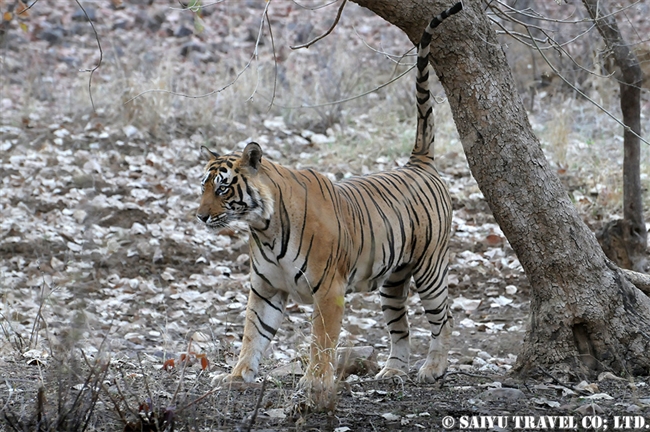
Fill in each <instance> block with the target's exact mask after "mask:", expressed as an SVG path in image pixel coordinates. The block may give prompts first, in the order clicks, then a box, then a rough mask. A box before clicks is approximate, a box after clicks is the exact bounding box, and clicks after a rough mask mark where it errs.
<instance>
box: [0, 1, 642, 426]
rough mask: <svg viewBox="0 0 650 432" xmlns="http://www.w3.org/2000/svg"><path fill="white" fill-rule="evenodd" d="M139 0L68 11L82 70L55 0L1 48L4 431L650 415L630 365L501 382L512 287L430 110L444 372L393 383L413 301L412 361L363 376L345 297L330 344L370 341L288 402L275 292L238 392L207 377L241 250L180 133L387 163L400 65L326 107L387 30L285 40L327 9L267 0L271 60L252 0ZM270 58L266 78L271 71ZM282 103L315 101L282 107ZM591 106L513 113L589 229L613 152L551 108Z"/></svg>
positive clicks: (365, 168) (364, 17)
mask: <svg viewBox="0 0 650 432" xmlns="http://www.w3.org/2000/svg"><path fill="white" fill-rule="evenodd" d="M8 3H9V2H4V3H2V2H0V5H2V7H6V4H8ZM140 3H142V4H140ZM144 3H145V2H137V1H133V2H124V4H122V2H119V1H112V2H109V1H105V2H103V1H96V2H87V3H84V5H85V6H86V12H87V13H88V15H89V16H90V17H91V19H93V22H94V23H95V25H96V29H97V30H98V37H99V41H100V43H101V45H102V47H103V51H102V62H103V63H102V67H100V68H99V69H98V70H97V71H96V72H95V73H94V74H93V80H92V81H88V79H89V74H88V73H87V72H79V70H80V69H82V70H86V69H92V68H93V65H96V64H97V63H98V62H99V60H100V55H99V52H98V48H97V41H96V37H95V35H94V33H93V31H92V28H91V27H90V26H89V25H88V22H87V20H86V16H85V14H84V13H83V12H82V11H81V10H80V9H76V7H75V4H74V3H72V2H71V3H69V4H67V3H66V4H65V5H63V4H62V5H57V7H56V8H55V7H53V6H52V5H49V4H46V3H40V2H39V3H37V4H36V5H34V7H33V8H32V9H30V11H29V15H28V16H26V17H23V18H20V19H18V18H15V19H14V20H13V21H12V23H11V27H10V32H9V33H8V35H7V37H6V38H5V40H4V41H3V43H4V45H3V48H2V50H3V51H2V53H3V55H2V61H3V63H2V67H3V69H2V92H1V94H0V105H1V108H0V110H1V112H2V114H1V118H0V120H1V122H0V135H1V137H0V150H1V153H0V180H1V181H2V188H1V189H0V227H1V229H0V295H1V299H2V300H1V301H0V328H1V330H2V335H1V336H0V372H1V373H0V375H1V377H2V378H0V406H1V407H2V413H3V417H4V418H3V419H2V420H0V421H3V422H4V423H2V424H3V426H2V427H4V428H5V429H7V430H35V422H36V421H37V420H38V418H40V421H41V424H47V425H49V427H50V429H47V428H45V427H44V428H42V429H43V430H107V431H112V430H171V428H172V426H171V423H172V422H173V423H174V426H173V428H175V429H177V430H219V429H222V430H280V429H281V430H287V429H289V430H337V431H339V432H344V431H347V430H355V431H356V430H386V429H394V430H420V429H424V430H440V429H442V428H443V426H444V425H446V423H443V418H444V417H445V416H451V417H452V418H454V419H455V421H456V425H455V426H454V427H453V428H458V427H459V422H460V420H461V416H482V415H483V416H485V415H490V416H499V415H502V416H507V418H509V419H510V423H509V425H507V426H506V425H503V424H502V425H501V426H505V427H504V428H503V429H504V430H513V428H515V427H516V423H515V419H514V418H513V416H534V419H533V420H530V419H529V421H535V422H536V423H534V424H532V423H531V424H528V426H535V427H537V428H541V426H543V425H542V424H540V423H539V422H540V421H550V420H544V417H542V416H571V417H572V418H574V420H575V423H576V425H577V426H578V428H583V429H585V430H588V429H590V427H586V426H591V423H589V424H587V425H586V426H585V424H583V423H582V421H584V418H587V419H588V420H587V421H588V422H589V421H591V420H589V419H592V417H590V416H601V417H602V419H603V420H607V421H608V422H609V423H608V424H609V425H610V428H611V427H613V425H614V421H615V419H614V416H640V417H639V418H647V419H648V423H649V424H650V388H649V384H650V380H649V379H648V378H647V377H625V378H621V377H615V376H612V375H608V374H602V375H601V376H600V377H599V379H598V380H595V379H593V378H592V379H590V380H586V381H585V380H583V378H584V377H581V376H578V375H575V376H570V377H567V376H557V375H555V374H554V372H553V371H541V370H540V371H539V375H538V377H537V378H536V379H535V380H521V379H518V378H517V377H515V376H513V375H511V374H509V371H510V370H511V369H512V367H513V365H514V364H515V361H516V356H517V352H518V347H519V346H520V345H521V343H522V341H523V337H524V334H525V329H526V325H527V316H528V311H529V301H528V298H529V286H528V283H527V281H526V278H525V275H524V274H523V271H522V269H521V266H520V265H519V262H518V260H517V258H516V256H515V255H514V253H513V251H512V249H511V248H510V247H509V245H508V243H507V241H506V240H505V238H504V236H503V234H502V232H501V230H500V229H499V227H498V226H497V225H496V224H495V222H494V219H493V218H492V216H491V214H490V211H489V208H488V206H487V204H486V203H485V201H484V200H483V197H482V194H481V193H480V191H479V190H478V188H477V186H476V184H475V182H474V181H473V179H472V178H471V175H470V173H469V170H468V168H467V165H466V162H465V160H464V156H463V155H462V149H461V148H460V145H459V143H458V138H457V136H456V135H455V131H454V128H453V122H452V121H451V119H450V114H449V110H448V107H447V106H446V105H444V104H441V105H440V106H439V110H438V111H439V113H438V115H437V122H438V125H437V126H436V129H437V131H438V135H437V137H438V138H437V139H438V142H439V143H440V144H439V155H440V156H439V158H438V163H439V169H440V171H441V173H442V174H443V177H444V178H445V180H446V181H447V182H448V184H449V187H450V191H451V193H452V196H453V202H454V223H453V231H454V235H453V240H452V267H451V272H450V297H451V299H452V302H453V303H452V304H453V306H452V307H453V310H454V317H455V327H454V333H453V338H452V346H451V351H450V367H449V373H448V374H447V375H446V376H445V377H444V378H443V379H442V380H440V381H439V382H438V383H435V384H418V383H416V382H415V381H414V378H415V371H416V367H417V366H419V365H418V361H419V360H420V359H422V357H423V355H424V353H425V352H426V347H427V345H428V330H427V324H426V322H425V321H424V318H423V316H422V311H421V309H419V306H418V304H417V299H416V298H412V299H411V303H412V306H413V307H412V308H411V309H410V312H409V318H410V321H411V323H412V326H413V330H412V333H411V334H412V347H413V356H412V367H413V370H412V373H411V374H410V375H409V377H408V378H406V379H403V380H398V381H391V380H388V381H377V380H374V379H373V373H372V372H373V370H376V368H377V365H378V364H381V363H382V362H383V361H384V360H385V359H386V356H387V346H388V338H387V333H386V331H385V328H384V325H383V321H382V317H381V316H380V315H381V312H380V308H379V301H378V298H377V297H376V295H374V294H352V295H350V296H349V297H348V299H347V301H348V303H347V310H346V317H345V324H344V331H343V334H342V339H341V340H342V342H341V346H342V348H347V349H350V348H360V349H362V350H366V351H367V352H368V353H369V354H368V356H367V362H366V363H365V369H364V368H362V369H357V370H348V371H347V372H348V373H349V374H350V375H348V376H347V377H344V378H342V380H341V382H340V392H339V395H338V399H337V400H336V401H333V410H332V411H331V412H330V413H311V414H307V413H300V412H296V411H295V410H294V409H293V408H294V407H295V401H296V399H295V383H296V382H297V380H298V379H299V377H300V373H301V369H302V367H303V361H304V358H305V355H306V353H307V341H308V335H309V329H310V323H309V317H310V313H311V308H310V307H309V306H304V305H299V304H291V305H290V306H289V307H288V309H287V314H286V317H285V321H284V324H283V326H282V328H281V330H280V331H279V332H278V335H277V336H276V338H275V340H274V341H273V343H272V346H271V349H270V351H269V353H268V355H267V357H266V358H265V359H264V361H263V364H262V366H261V377H260V380H259V381H258V382H257V383H256V384H253V385H247V386H237V387H233V388H216V389H215V388H213V386H212V385H211V381H212V378H213V377H214V376H216V375H218V374H220V373H222V372H223V371H226V370H228V368H230V367H231V366H232V365H233V363H234V361H235V359H236V354H237V352H238V349H239V347H240V345H241V333H242V328H243V314H244V310H245V305H246V299H247V288H248V271H249V257H248V246H247V233H246V230H245V228H244V227H242V226H234V227H232V228H231V229H227V230H224V231H222V232H219V233H216V232H213V231H210V230H207V229H206V228H205V227H204V226H203V225H201V224H199V223H198V222H197V221H196V220H195V217H194V212H195V210H196V207H197V204H198V194H199V192H200V186H199V179H200V177H201V169H202V161H201V160H200V158H199V151H198V149H199V147H200V145H203V144H204V145H208V146H210V147H212V148H216V149H218V150H219V151H230V150H234V149H237V148H240V147H241V146H242V145H244V144H245V143H246V142H247V141H248V140H250V139H251V138H254V139H255V140H256V141H257V142H259V143H261V144H262V145H263V147H264V151H265V153H266V155H267V157H270V158H272V159H274V160H277V161H280V162H282V163H285V164H287V165H290V166H295V167H306V166H309V167H314V168H317V169H319V170H320V171H322V172H325V173H327V174H328V175H329V176H331V177H332V178H334V179H336V178H342V177H345V176H348V175H353V174H354V175H356V174H363V173H366V172H372V171H378V170H383V169H390V168H391V167H394V166H396V165H398V164H401V163H404V161H405V159H406V157H407V155H408V152H409V149H410V147H411V145H412V139H413V136H414V133H413V126H414V124H413V119H412V118H411V116H412V103H413V100H412V97H411V95H410V92H411V88H412V85H411V82H410V81H409V82H406V81H407V80H408V79H409V77H412V75H407V76H406V77H405V78H402V79H401V80H400V81H397V82H396V83H395V84H393V85H392V86H390V87H389V88H388V89H383V90H380V91H377V92H375V93H372V94H371V95H370V96H366V99H364V98H360V99H358V100H355V101H352V102H350V103H348V104H346V105H343V106H342V107H341V106H333V105H323V102H327V101H333V100H337V99H342V98H346V97H349V96H351V95H356V94H361V93H363V92H365V91H368V90H370V89H372V88H374V87H377V86H379V85H380V84H382V83H384V82H386V81H387V80H389V79H390V78H391V77H394V76H396V75H397V74H398V73H401V72H403V71H404V70H405V69H406V68H405V67H402V66H395V64H394V63H393V62H392V61H391V59H396V58H398V57H399V55H397V54H395V55H394V56H393V55H390V54H389V53H403V52H406V51H407V50H408V41H405V40H404V37H403V36H400V35H399V33H397V31H396V30H395V29H391V28H390V27H388V26H387V25H386V24H384V23H382V22H381V21H379V20H378V19H377V18H376V17H373V16H371V15H370V14H369V13H367V12H364V11H361V10H359V9H354V7H353V6H351V7H350V9H349V10H346V14H347V15H345V16H346V17H347V18H346V20H347V21H346V20H343V21H342V22H341V23H340V26H339V27H337V29H336V32H335V33H334V34H332V35H331V38H328V39H330V42H329V44H326V45H324V46H323V48H322V50H321V51H316V52H314V51H313V50H314V49H315V47H314V48H311V49H310V50H308V51H307V52H305V50H302V51H300V50H299V51H292V50H290V49H289V48H288V46H289V45H290V44H299V43H304V42H306V41H308V40H310V39H311V38H313V37H314V36H316V35H318V34H319V33H322V32H323V31H325V30H326V29H327V27H328V26H329V25H330V24H331V22H332V21H331V20H332V18H333V16H334V11H333V10H331V7H330V9H326V11H327V13H326V12H325V11H308V10H302V9H300V8H299V7H298V6H297V4H294V3H289V2H276V3H277V4H275V3H274V4H273V6H271V7H270V9H269V21H270V23H271V25H272V28H273V29H274V32H275V33H274V41H273V45H274V46H275V52H273V50H272V49H271V45H272V44H271V41H270V38H269V34H268V30H266V33H264V35H265V37H264V38H259V41H258V32H259V26H260V22H261V21H260V17H261V16H262V15H261V14H262V13H263V12H264V9H261V8H262V7H265V6H264V5H257V4H255V2H231V3H225V4H219V5H216V6H214V7H213V8H212V9H210V8H206V9H204V11H203V13H202V14H201V15H200V16H199V15H197V14H193V13H191V12H188V11H182V10H178V9H173V8H174V7H176V6H175V4H172V3H170V4H169V5H160V4H157V5H146V4H144ZM291 5H293V6H291ZM306 13H309V14H311V15H308V17H311V18H310V19H308V20H305V19H302V18H301V17H303V18H304V16H305V15H304V14H306ZM319 14H322V15H319ZM318 18H320V19H318ZM328 20H329V21H328ZM310 23H311V24H310ZM337 32H338V34H337ZM342 41H348V42H349V43H351V44H352V46H353V47H356V48H357V49H361V48H363V49H364V50H363V51H362V52H363V53H364V54H363V57H362V61H361V62H360V63H363V64H366V65H368V67H369V68H370V69H363V68H357V64H356V62H357V61H358V58H357V57H358V56H356V55H354V54H352V55H351V54H350V53H347V54H346V53H345V52H343V51H345V50H341V48H340V46H339V47H338V48H337V44H339V45H340V44H341V43H342ZM350 41H351V42H350ZM362 41H363V42H362ZM364 43H366V44H368V45H371V46H372V47H374V49H375V50H374V51H373V50H371V49H370V48H368V47H365V45H364ZM256 47H257V48H259V56H258V58H255V57H253V62H252V63H251V65H250V66H248V67H247V64H248V61H249V58H250V57H249V56H250V54H251V52H253V51H254V50H255V49H256ZM348 50H349V49H348ZM274 55H275V58H276V61H277V65H278V68H277V70H276V69H275V68H274V67H270V66H269V61H270V60H271V59H273V57H274ZM263 61H266V62H267V63H263ZM270 64H271V65H273V64H274V63H273V62H272V61H271V62H270ZM370 71H373V72H372V73H371V72H370ZM240 72H242V74H241V75H242V77H241V79H240V78H239V74H240ZM243 72H246V73H245V74H244V73H243ZM275 72H277V79H274V78H273V77H274V76H276V74H275ZM368 77H370V78H368ZM233 81H235V82H234V84H232V85H231V86H229V87H228V89H226V90H224V91H223V92H219V93H218V94H215V95H212V96H210V97H205V98H199V99H194V98H186V97H185V98H184V97H174V96H172V95H169V94H164V93H163V94H161V93H147V94H144V95H141V96H139V97H138V98H136V99H135V100H133V101H130V100H131V99H132V98H133V97H134V96H137V95H138V94H139V93H140V92H142V91H146V90H151V89H158V90H160V89H163V90H168V91H174V92H179V93H186V94H191V95H201V94H205V93H208V92H211V91H215V90H219V89H221V88H222V87H224V86H226V85H227V84H228V83H231V82H233ZM89 82H90V84H91V85H90V91H91V94H92V95H93V98H92V103H91V99H90V96H89V93H88V88H89ZM332 83H333V84H332ZM332 89H335V91H334V90H332ZM274 92H275V93H276V96H275V99H274V98H273V96H272V95H273V93H274ZM439 92H441V91H439ZM251 94H252V95H253V96H254V97H253V100H252V101H248V100H247V98H248V97H249V96H251ZM439 95H442V93H439ZM272 99H273V100H274V103H275V105H276V106H275V107H271V108H269V103H270V100H272ZM539 100H541V101H543V100H544V94H541V95H540V96H539V97H538V101H539ZM125 102H127V103H126V104H124V103H125ZM614 102H615V100H614ZM92 104H94V105H95V109H94V110H93V107H92ZM299 105H310V106H312V108H310V109H295V108H294V109H290V108H291V107H292V106H294V107H295V106H299ZM369 106H370V107H369ZM576 106H577V107H578V108H576ZM591 109H592V108H590V107H588V106H587V107H585V106H584V105H577V103H576V102H575V101H573V102H571V101H569V102H563V103H562V105H561V110H559V111H557V112H556V113H555V114H554V112H549V111H544V112H541V113H537V114H535V113H533V115H532V117H531V121H532V123H533V125H534V127H535V129H536V130H537V131H538V132H539V134H540V136H541V137H542V138H543V139H544V137H546V138H547V139H546V140H545V150H546V151H547V152H548V154H549V157H551V158H554V163H555V164H557V166H558V172H559V173H560V174H561V175H562V176H563V179H564V181H565V183H566V185H567V188H568V189H569V191H570V193H571V194H572V197H573V198H575V202H576V205H578V206H579V208H580V209H581V211H582V212H583V214H584V216H585V220H586V221H587V222H588V223H589V224H590V225H591V226H592V227H597V226H599V224H601V223H602V220H603V219H605V218H607V217H608V216H609V215H610V213H611V209H612V207H613V206H614V205H615V203H616V200H617V198H620V183H617V180H615V179H612V178H610V177H612V176H611V175H610V174H611V172H612V171H611V170H616V169H620V166H619V165H617V164H619V163H620V160H619V159H620V158H619V157H618V156H620V149H619V144H618V143H617V142H616V140H615V139H614V138H612V137H613V136H614V132H612V131H611V130H609V129H607V127H606V126H603V128H602V129H600V130H599V131H598V133H594V132H593V131H585V130H584V129H581V128H580V127H578V126H572V125H567V124H563V123H561V122H560V121H559V120H558V119H561V118H563V116H564V114H565V112H566V111H565V110H572V112H573V115H574V117H575V118H576V120H577V121H576V123H580V119H582V118H587V117H590V116H593V111H591ZM608 127H610V128H611V126H608ZM558 137H559V138H558ZM594 142H595V143H596V144H597V145H598V147H599V148H596V147H597V146H594V145H593V144H594ZM558 161H559V162H558ZM362 347H368V348H362ZM644 416H645V417H644ZM469 420H471V419H469ZM445 421H447V420H445ZM523 421H524V420H521V422H522V423H521V424H524V423H523ZM619 421H623V420H621V419H619ZM544 425H546V423H545V424H544ZM473 426H476V427H475V429H483V430H489V429H490V428H492V426H490V425H481V424H473ZM484 426H485V427H484ZM583 426H584V427H583ZM529 429H534V428H533V427H530V428H529Z"/></svg>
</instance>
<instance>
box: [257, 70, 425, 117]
mask: <svg viewBox="0 0 650 432" xmlns="http://www.w3.org/2000/svg"><path fill="white" fill-rule="evenodd" d="M414 67H415V65H412V66H411V67H409V68H408V69H407V70H405V71H404V72H402V73H401V74H399V75H398V76H396V77H395V78H393V79H391V80H390V81H387V82H385V83H383V84H382V85H380V86H377V87H375V88H373V89H371V90H368V91H366V92H363V93H361V94H358V95H356V96H351V97H349V98H345V99H339V100H335V101H332V102H324V103H322V104H316V105H304V104H303V105H294V106H287V105H278V104H275V106H277V107H279V108H283V109H299V108H320V107H325V106H330V105H337V104H340V103H344V102H350V101H353V100H355V99H360V98H362V97H364V96H367V95H369V94H370V93H374V92H376V91H377V90H381V89H383V88H384V87H386V86H388V85H390V84H392V83H394V82H395V81H397V80H398V79H400V78H402V77H403V76H404V75H406V74H407V73H409V72H410V71H411V70H412V69H413V68H414ZM262 96H263V95H262ZM263 97H264V96H263Z"/></svg>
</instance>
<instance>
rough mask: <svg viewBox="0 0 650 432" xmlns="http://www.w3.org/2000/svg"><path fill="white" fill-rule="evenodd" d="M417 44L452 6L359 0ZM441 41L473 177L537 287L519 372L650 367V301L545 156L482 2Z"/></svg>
mask: <svg viewBox="0 0 650 432" xmlns="http://www.w3.org/2000/svg"><path fill="white" fill-rule="evenodd" d="M353 1H355V2H356V3H358V4H359V5H361V6H364V7H367V8H368V9H370V10H372V11H373V12H375V13H376V14H377V15H379V16H381V17H382V18H384V19H385V20H387V21H388V22H390V23H392V24H395V25H396V26H398V27H399V28H401V29H402V30H403V31H404V32H405V33H406V34H407V35H408V36H409V38H410V39H411V41H412V42H413V43H416V42H417V41H418V39H419V37H420V34H421V33H422V29H423V28H424V26H425V25H426V23H427V22H428V21H429V20H430V19H431V17H433V16H434V15H435V14H437V13H438V12H439V11H441V10H443V9H445V8H447V7H449V6H450V4H449V3H447V2H444V3H443V2H441V1H426V0H401V1H399V2H396V1H394V0H353ZM463 5H464V9H463V11H462V12H461V13H459V14H457V15H455V16H454V17H452V18H450V19H449V20H447V21H445V23H444V25H441V26H440V27H439V28H438V29H437V30H436V32H437V34H438V35H439V37H437V38H434V40H433V41H432V43H431V53H432V54H431V60H432V63H433V65H434V68H435V70H436V73H437V75H438V77H439V79H440V82H441V83H442V85H443V86H444V88H445V91H446V93H447V97H448V98H449V102H450V104H451V109H452V112H453V115H454V119H455V122H456V127H457V128H458V132H459V134H460V138H461V141H462V143H463V148H464V150H465V154H466V156H467V160H468V163H469V166H470V169H471V171H472V175H473V176H474V178H475V179H476V181H477V183H478V185H479V187H480V188H481V191H482V192H483V194H484V196H485V199H486V200H487V202H488V203H489V205H490V208H491V209H492V212H493V214H494V217H495V218H496V220H497V222H498V223H499V225H500V226H501V229H502V230H503V232H504V233H505V235H506V236H507V238H508V240H509V242H510V244H511V245H512V247H513V248H514V250H515V252H516V253H517V256H518V257H519V260H520V262H521V264H522V266H523V268H524V270H525V271H526V275H527V277H528V279H529V281H530V284H531V288H532V289H531V317H530V324H529V326H528V330H527V334H526V337H525V340H524V345H523V348H522V351H521V353H520V354H519V357H518V364H517V368H516V369H517V370H518V371H520V372H522V373H526V372H529V371H531V369H533V368H535V367H536V366H545V367H551V366H558V367H562V369H565V370H567V371H569V370H570V371H574V372H578V369H581V370H582V371H584V372H589V371H598V370H602V369H607V370H613V371H615V372H618V373H620V374H629V373H647V372H648V370H649V368H650V356H648V355H647V352H648V350H649V349H650V299H648V297H646V296H645V295H644V294H643V293H642V292H640V291H639V290H638V289H636V288H635V287H634V286H633V285H631V284H630V283H629V282H628V281H627V279H625V278H624V276H623V274H622V273H621V271H620V270H619V269H618V268H617V267H615V266H613V265H612V264H611V262H610V261H609V260H608V259H607V258H606V257H605V255H604V253H603V251H602V249H601V248H600V246H599V245H598V242H597V241H596V238H595V236H594V235H593V234H592V233H591V231H590V230H589V229H588V228H587V226H586V225H585V224H584V223H583V222H582V220H581V218H580V216H579V215H578V213H577V211H576V209H575V208H574V207H573V205H572V204H571V202H570V200H569V198H568V196H567V193H566V191H565V190H564V188H563V186H562V184H561V183H560V181H559V179H558V178H557V176H556V175H555V173H554V172H553V170H552V169H551V168H550V166H549V164H548V162H547V161H546V159H545V158H544V155H543V153H542V150H541V146H540V144H539V141H538V139H537V138H536V137H535V135H534V134H533V131H532V129H531V126H530V123H529V122H528V117H527V114H526V110H525V109H524V107H523V106H522V103H521V100H520V98H519V95H518V94H517V92H516V89H515V87H514V81H513V77H512V75H511V72H510V69H509V67H508V64H507V63H506V58H505V54H504V53H503V50H502V49H501V47H500V46H499V44H498V42H497V38H496V34H495V32H494V30H493V29H492V28H491V26H490V23H489V21H488V19H487V17H486V16H485V14H484V13H483V7H482V5H481V2H479V1H477V0H466V1H464V2H463Z"/></svg>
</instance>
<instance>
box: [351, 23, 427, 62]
mask: <svg viewBox="0 0 650 432" xmlns="http://www.w3.org/2000/svg"><path fill="white" fill-rule="evenodd" d="M352 30H354V34H356V35H357V36H358V37H359V40H360V41H361V43H362V44H364V45H365V46H366V48H368V49H370V50H371V51H374V52H376V53H377V54H381V55H383V56H384V57H386V58H387V59H388V60H390V61H392V62H393V63H397V64H398V65H401V64H402V63H401V62H402V60H403V59H404V58H405V57H407V56H408V55H409V53H410V52H411V51H413V50H414V49H415V46H414V47H413V48H411V49H410V50H408V51H406V52H405V53H404V54H400V55H398V54H391V53H389V52H386V51H384V50H380V49H377V48H374V47H372V46H370V45H369V44H368V43H367V42H366V41H365V40H364V39H363V37H362V36H361V35H360V34H359V32H358V31H357V29H356V27H353V28H352ZM412 55H413V56H415V54H412ZM395 59H397V60H395Z"/></svg>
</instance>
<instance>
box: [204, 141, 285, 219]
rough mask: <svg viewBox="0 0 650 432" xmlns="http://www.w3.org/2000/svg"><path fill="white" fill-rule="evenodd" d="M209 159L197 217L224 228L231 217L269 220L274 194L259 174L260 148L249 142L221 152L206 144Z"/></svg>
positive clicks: (206, 155)
mask: <svg viewBox="0 0 650 432" xmlns="http://www.w3.org/2000/svg"><path fill="white" fill-rule="evenodd" d="M201 154H202V155H203V156H204V157H205V158H207V159H208V163H207V165H206V167H205V173H204V174H203V179H202V180H201V204H200V205H199V209H198V210H197V212H196V217H197V218H198V219H199V220H200V221H201V222H204V223H205V224H206V225H207V226H209V227H210V228H223V227H225V226H227V225H228V224H230V223H231V222H234V221H243V222H247V223H249V224H251V225H253V226H256V225H261V226H263V225H265V224H268V219H270V217H271V214H272V211H273V197H272V194H271V192H270V190H269V188H268V186H266V184H265V183H264V180H263V178H262V177H263V176H262V175H260V171H261V170H263V167H262V149H261V147H260V146H259V144H257V143H255V142H251V143H249V144H248V145H246V148H244V150H243V151H242V152H241V153H239V152H237V153H231V154H228V155H224V156H221V155H219V154H217V153H215V152H213V151H211V150H209V149H208V148H207V147H205V146H202V147H201Z"/></svg>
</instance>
